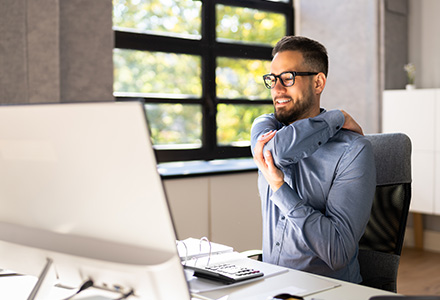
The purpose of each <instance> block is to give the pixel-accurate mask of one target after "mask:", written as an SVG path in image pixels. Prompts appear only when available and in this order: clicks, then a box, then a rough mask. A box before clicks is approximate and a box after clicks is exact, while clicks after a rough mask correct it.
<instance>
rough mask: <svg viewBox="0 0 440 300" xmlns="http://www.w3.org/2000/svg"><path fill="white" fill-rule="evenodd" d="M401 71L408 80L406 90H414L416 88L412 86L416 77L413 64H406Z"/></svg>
mask: <svg viewBox="0 0 440 300" xmlns="http://www.w3.org/2000/svg"><path fill="white" fill-rule="evenodd" d="M403 69H404V70H405V72H406V76H407V78H408V83H407V85H406V89H407V90H413V89H415V88H416V86H415V84H414V80H415V77H416V67H415V66H414V64H412V63H408V64H406V65H405V66H404V67H403Z"/></svg>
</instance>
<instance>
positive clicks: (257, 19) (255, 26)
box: [216, 4, 286, 46]
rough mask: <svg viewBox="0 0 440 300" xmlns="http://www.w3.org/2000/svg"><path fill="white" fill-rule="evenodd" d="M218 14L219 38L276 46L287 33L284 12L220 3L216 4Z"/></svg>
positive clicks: (217, 27)
mask: <svg viewBox="0 0 440 300" xmlns="http://www.w3.org/2000/svg"><path fill="white" fill-rule="evenodd" d="M216 14H217V24H216V31H217V40H229V41H231V40H232V41H236V42H244V43H253V44H266V45H271V46H275V44H276V42H277V41H278V40H279V39H280V38H281V37H283V36H285V35H286V18H285V15H283V14H278V13H272V12H267V11H263V10H258V9H253V8H247V7H235V6H225V5H220V4H219V5H217V6H216Z"/></svg>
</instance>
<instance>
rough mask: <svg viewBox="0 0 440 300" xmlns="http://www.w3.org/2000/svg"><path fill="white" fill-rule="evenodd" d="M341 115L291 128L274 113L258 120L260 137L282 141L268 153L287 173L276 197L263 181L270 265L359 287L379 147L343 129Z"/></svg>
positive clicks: (273, 144) (301, 122) (324, 114)
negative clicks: (360, 256)
mask: <svg viewBox="0 0 440 300" xmlns="http://www.w3.org/2000/svg"><path fill="white" fill-rule="evenodd" d="M344 121H345V120H344V116H343V114H342V112H341V111H339V110H332V111H328V112H326V111H325V110H321V114H320V115H318V116H316V117H314V118H310V119H303V120H299V121H296V122H294V123H292V124H290V125H288V126H284V125H283V124H281V123H280V122H278V121H277V120H276V119H275V117H274V115H273V114H268V115H263V116H260V117H258V118H257V119H255V121H254V124H253V125H252V132H251V143H252V150H253V149H254V147H255V144H256V142H257V139H258V137H259V136H260V135H261V134H264V133H266V132H268V131H270V130H274V129H275V130H277V133H276V135H275V136H274V138H273V139H271V140H270V141H269V142H268V143H267V144H266V146H265V149H264V150H270V151H271V153H272V156H273V157H274V161H275V164H276V165H277V167H278V168H280V169H281V170H282V171H283V173H284V181H285V183H284V185H283V186H282V187H281V188H280V189H278V190H277V191H276V192H275V193H274V192H273V191H272V190H271V188H270V186H269V184H268V183H267V181H266V180H265V178H264V176H263V175H262V174H261V172H260V174H259V179H258V189H259V193H260V197H261V202H262V214H263V261H265V262H268V263H273V264H277V265H281V266H285V267H290V268H294V269H298V270H303V271H307V272H311V273H315V274H320V275H324V276H329V277H333V278H337V279H341V280H346V281H351V282H356V283H359V282H361V281H362V278H361V276H360V273H359V263H358V260H357V253H358V243H359V240H360V238H361V236H362V235H363V233H364V231H365V227H366V224H367V222H368V219H369V216H370V211H371V205H372V202H373V196H374V191H375V187H376V170H375V164H374V155H373V151H372V147H371V144H370V143H369V141H368V140H367V139H365V138H364V137H363V136H362V135H360V134H357V133H354V132H352V131H348V130H345V129H344V130H342V129H341V128H342V125H343V124H344Z"/></svg>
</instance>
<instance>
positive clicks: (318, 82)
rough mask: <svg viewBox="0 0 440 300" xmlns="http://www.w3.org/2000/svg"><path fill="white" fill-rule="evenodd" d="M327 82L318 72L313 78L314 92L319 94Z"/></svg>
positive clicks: (322, 74)
mask: <svg viewBox="0 0 440 300" xmlns="http://www.w3.org/2000/svg"><path fill="white" fill-rule="evenodd" d="M326 82H327V77H326V76H325V74H324V73H322V72H320V73H318V74H317V75H316V77H315V91H316V94H321V93H322V91H323V90H324V87H325V83H326Z"/></svg>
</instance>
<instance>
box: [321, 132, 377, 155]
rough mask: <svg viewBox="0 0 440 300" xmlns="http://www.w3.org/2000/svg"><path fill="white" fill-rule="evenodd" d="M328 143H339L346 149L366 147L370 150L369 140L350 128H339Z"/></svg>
mask: <svg viewBox="0 0 440 300" xmlns="http://www.w3.org/2000/svg"><path fill="white" fill-rule="evenodd" d="M329 143H332V144H340V145H341V146H342V147H344V148H345V149H346V150H350V149H368V150H369V151H370V150H372V145H371V143H370V141H369V140H368V139H367V138H366V137H365V136H363V135H361V134H358V133H356V132H353V131H350V130H345V129H343V130H340V131H339V132H338V133H337V134H335V136H333V137H332V138H331V139H330V140H329Z"/></svg>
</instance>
